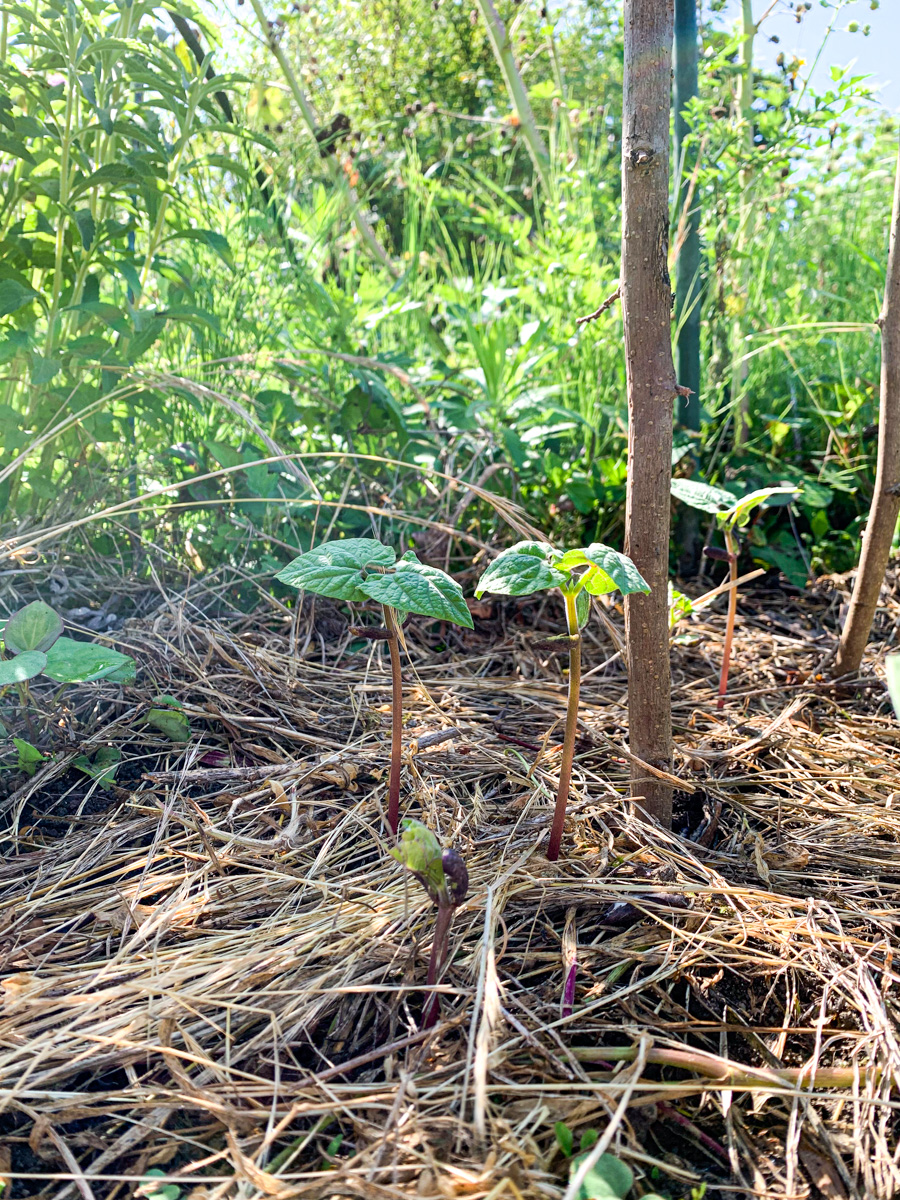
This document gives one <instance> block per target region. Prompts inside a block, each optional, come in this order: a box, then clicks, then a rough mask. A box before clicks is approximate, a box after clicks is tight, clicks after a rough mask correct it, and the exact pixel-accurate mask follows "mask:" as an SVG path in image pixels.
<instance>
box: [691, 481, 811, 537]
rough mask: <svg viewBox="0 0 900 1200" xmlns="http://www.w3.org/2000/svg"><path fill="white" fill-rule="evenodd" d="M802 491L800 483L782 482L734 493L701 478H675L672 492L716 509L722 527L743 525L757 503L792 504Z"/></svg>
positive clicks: (706, 509) (696, 504)
mask: <svg viewBox="0 0 900 1200" xmlns="http://www.w3.org/2000/svg"><path fill="white" fill-rule="evenodd" d="M799 491H800V488H799V487H792V486H791V485H790V484H783V485H781V486H779V487H770V488H760V489H759V490H758V491H755V492H748V493H747V495H746V496H735V495H733V494H732V493H731V492H727V491H726V490H725V489H724V488H720V487H715V486H714V485H713V484H711V483H704V482H703V481H702V480H700V479H673V480H672V483H671V492H672V495H673V496H674V497H675V499H676V500H680V501H681V502H682V503H683V504H687V505H688V507H689V508H698V509H700V511H701V512H708V513H713V514H715V516H716V517H717V519H718V523H719V525H720V526H722V527H723V528H725V527H727V528H729V529H743V528H744V526H745V525H746V524H747V522H748V521H749V520H750V514H751V512H752V511H753V509H754V508H756V506H757V505H758V504H763V505H766V506H767V507H768V506H773V505H780V504H789V503H790V501H791V499H793V498H794V497H795V496H796V495H797V494H798V493H799Z"/></svg>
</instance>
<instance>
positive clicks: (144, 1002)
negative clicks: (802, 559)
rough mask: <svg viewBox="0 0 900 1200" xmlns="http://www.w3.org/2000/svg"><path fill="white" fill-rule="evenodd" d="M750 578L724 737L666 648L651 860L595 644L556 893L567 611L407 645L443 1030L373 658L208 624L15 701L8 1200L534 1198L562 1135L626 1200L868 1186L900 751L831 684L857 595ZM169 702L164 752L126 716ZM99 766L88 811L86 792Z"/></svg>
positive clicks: (552, 1176) (887, 1015)
mask: <svg viewBox="0 0 900 1200" xmlns="http://www.w3.org/2000/svg"><path fill="white" fill-rule="evenodd" d="M767 586H768V588H769V590H768V591H766V590H756V591H754V590H753V589H752V588H751V589H750V590H749V594H748V595H746V596H745V597H743V599H742V601H741V607H740V611H741V616H740V618H739V624H738V632H737V639H736V653H735V666H734V669H733V674H732V684H731V689H732V690H731V695H730V698H729V701H728V704H727V707H726V709H725V710H724V711H723V712H716V709H715V702H714V696H715V687H716V682H717V670H718V662H719V651H720V648H721V638H722V629H723V619H722V617H721V615H712V616H709V617H708V618H706V619H705V620H703V621H700V620H694V621H689V622H685V623H683V624H682V625H681V626H680V628H679V635H680V637H679V640H678V641H677V643H676V644H675V646H674V648H673V678H674V705H675V724H676V739H677V745H678V748H679V754H678V758H677V762H676V766H675V772H676V774H677V777H678V779H679V780H680V781H681V786H680V790H679V792H678V793H677V805H678V814H677V819H676V829H675V831H674V832H673V833H671V834H668V833H664V832H662V831H661V830H659V829H656V828H650V827H648V826H646V825H645V824H642V823H641V822H639V821H638V820H637V819H636V818H635V817H634V816H633V814H632V813H631V812H630V811H629V808H628V806H627V805H626V804H625V803H624V801H623V797H624V796H626V794H627V778H628V760H627V756H626V751H627V725H626V711H625V707H624V704H625V697H626V680H625V677H624V673H623V669H622V664H621V658H620V657H617V656H616V654H617V648H618V647H617V645H616V640H615V639H616V638H617V637H619V636H621V615H620V613H619V611H618V610H617V609H616V608H615V607H614V606H612V605H610V606H609V607H607V608H605V610H604V615H605V617H606V622H605V624H604V623H603V622H602V621H595V622H592V624H591V626H590V635H589V640H588V644H587V647H586V653H585V660H586V661H585V669H586V672H587V677H586V679H585V682H584V692H583V705H582V730H581V733H582V736H581V740H580V743H579V752H578V760H577V764H576V771H575V780H574V792H573V797H572V801H571V805H570V820H569V825H568V830H567V837H566V843H565V847H564V855H565V857H564V859H563V860H562V861H560V862H559V863H558V864H550V863H548V862H547V860H546V859H545V858H544V857H543V854H542V848H543V847H544V846H545V845H546V836H547V833H548V825H549V815H550V811H551V806H552V794H553V790H554V784H555V778H556V775H555V773H556V769H557V766H558V762H559V750H560V746H559V743H560V741H561V734H562V728H561V723H560V718H561V716H562V712H563V707H562V706H563V702H564V694H565V682H564V676H563V673H562V668H563V667H564V665H565V663H564V660H563V659H562V657H561V656H560V655H559V654H558V653H557V652H555V651H554V649H553V648H552V643H551V644H550V645H549V646H548V644H546V642H542V641H540V640H538V639H541V638H546V637H547V635H548V633H550V632H552V631H555V629H556V621H557V620H558V616H559V614H558V613H557V612H556V609H555V608H554V602H553V601H545V602H539V601H536V600H531V599H530V600H528V601H523V602H516V601H510V602H504V603H502V604H499V603H498V604H493V605H485V606H483V607H481V608H479V609H478V610H477V615H478V620H477V621H476V625H477V629H476V631H475V633H474V634H470V633H467V632H465V631H454V630H444V629H441V628H440V627H438V626H435V625H428V624H427V623H421V624H420V623H418V622H416V621H413V622H412V623H411V625H410V626H409V627H408V629H407V641H408V650H409V658H408V662H407V664H406V667H405V670H406V679H405V683H406V693H405V705H406V711H407V714H408V723H407V728H406V732H405V744H406V747H407V755H406V765H405V771H404V793H403V794H404V805H405V811H406V812H407V813H408V814H410V815H416V816H419V817H420V818H421V819H422V820H424V821H426V822H427V823H428V824H429V825H430V826H431V827H432V828H433V829H434V830H435V831H436V832H437V833H438V835H439V837H440V838H441V839H442V841H443V842H444V843H445V844H453V845H454V846H456V847H457V848H458V849H459V850H460V851H461V852H462V853H463V855H464V856H465V858H466V859H467V861H468V865H469V871H470V875H471V887H470V891H469V896H468V899H467V902H466V903H465V905H464V906H463V907H462V908H461V909H460V910H459V911H458V913H457V916H456V920H455V924H454V927H453V931H452V950H451V965H450V967H449V969H448V971H447V973H446V975H445V977H444V981H443V983H442V985H441V995H442V1015H441V1020H440V1022H439V1024H438V1026H437V1027H436V1028H435V1029H433V1030H430V1031H422V1030H420V1028H419V1016H420V1013H421V1009H422V1003H423V992H422V984H423V982H424V978H425V968H426V963H427V956H428V950H429V937H430V930H431V928H432V923H433V909H432V908H431V906H430V904H429V902H427V900H426V898H425V896H424V893H423V892H422V891H421V889H420V888H419V887H418V885H417V884H416V883H415V882H414V881H412V880H411V879H408V878H406V877H404V875H403V873H402V871H401V870H400V868H399V867H398V866H397V864H396V863H394V861H393V860H392V859H391V858H390V857H389V856H388V854H387V849H388V846H389V844H390V843H389V840H388V839H387V838H386V836H385V829H384V822H383V811H384V800H385V788H386V782H387V780H386V748H387V743H388V737H389V732H388V720H389V694H388V691H387V683H388V675H387V673H386V660H385V658H384V657H383V655H384V647H383V645H379V644H378V643H360V642H359V641H354V639H353V637H352V635H351V633H350V632H349V630H348V624H347V619H346V615H345V614H344V613H342V611H341V610H340V608H339V607H338V606H335V605H332V604H331V603H329V602H323V601H320V602H318V603H317V604H315V605H313V604H311V603H307V604H305V605H304V607H303V608H302V609H301V610H299V611H298V612H296V613H293V614H292V613H291V612H289V611H287V610H285V609H283V608H281V607H280V606H279V605H278V604H277V602H275V601H269V602H268V606H264V607H263V608H262V609H261V610H260V611H258V612H257V613H255V614H254V615H253V616H252V617H240V616H232V617H222V616H219V617H218V618H211V617H205V616H203V614H202V612H201V611H200V607H198V602H197V594H196V593H195V592H194V593H191V594H190V595H187V596H184V595H183V596H182V597H181V598H180V599H179V598H175V599H167V600H165V601H164V602H163V603H162V605H158V606H157V609H156V612H155V615H153V616H151V617H146V618H143V619H135V620H131V621H129V622H127V623H126V624H125V626H124V628H122V629H121V630H119V631H117V632H116V633H115V634H114V635H113V638H112V640H113V644H115V645H116V646H117V647H118V648H120V649H123V650H126V651H129V652H131V653H133V654H134V655H135V657H136V658H137V659H138V662H139V664H140V672H139V676H138V683H137V686H135V687H132V688H125V689H120V688H118V687H114V686H112V685H107V684H102V683H101V684H95V685H89V686H86V687H83V688H80V689H71V690H70V691H68V692H65V693H63V694H62V695H58V694H56V692H55V691H50V690H47V691H43V690H42V689H41V688H40V687H38V688H36V689H35V695H36V704H37V709H38V714H39V716H40V718H41V719H42V720H46V721H48V722H49V723H50V724H49V725H48V726H47V727H48V728H51V729H52V731H53V732H52V737H53V738H54V739H55V744H56V746H57V748H58V749H59V750H60V753H58V754H57V757H56V758H55V760H54V761H53V762H52V763H50V764H48V765H47V766H45V767H44V768H42V769H41V770H40V771H39V772H38V774H37V775H36V776H35V777H34V779H32V780H30V781H29V780H25V781H23V780H22V778H21V777H16V778H14V779H13V782H12V785H11V787H10V790H9V794H8V795H7V797H6V799H5V800H4V801H3V802H2V805H0V809H2V813H3V822H4V832H3V843H2V845H3V853H4V855H5V860H4V862H3V864H2V866H0V889H2V891H0V898H2V907H0V964H2V972H3V980H2V987H3V992H2V997H3V1000H2V1009H0V1088H2V1089H3V1090H2V1097H0V1100H2V1103H0V1110H2V1111H0V1175H2V1176H4V1177H6V1179H7V1181H8V1182H9V1184H10V1191H9V1192H6V1193H4V1194H5V1195H11V1196H12V1197H25V1196H42V1197H54V1198H57V1200H62V1198H63V1197H75V1196H78V1195H79V1194H80V1195H81V1196H82V1197H84V1198H85V1200H90V1198H91V1197H96V1198H97V1200H100V1198H101V1197H110V1198H112V1197H123V1196H129V1195H134V1194H135V1190H136V1188H138V1186H139V1184H140V1181H141V1180H142V1179H146V1177H147V1174H148V1172H151V1171H156V1172H157V1173H158V1182H157V1183H154V1184H148V1183H146V1182H145V1184H144V1186H143V1191H142V1192H141V1194H143V1195H146V1194H149V1193H153V1191H154V1189H156V1191H157V1193H158V1192H159V1189H161V1188H163V1187H164V1186H165V1185H166V1182H167V1181H168V1182H170V1183H173V1184H174V1185H177V1187H179V1188H181V1189H182V1191H181V1195H182V1196H191V1197H198V1198H199V1197H209V1198H210V1200H212V1198H214V1197H215V1198H223V1200H224V1198H225V1197H229V1198H230V1197H255V1196H272V1197H278V1198H287V1197H291V1196H315V1197H318V1196H322V1197H326V1196H362V1197H365V1198H366V1200H380V1198H382V1197H384V1198H387V1197H406V1196H425V1197H429V1196H431V1197H452V1196H465V1197H471V1198H473V1200H474V1198H478V1197H485V1198H487V1197H491V1198H493V1197H498V1196H501V1195H506V1196H509V1197H554V1196H556V1197H558V1196H561V1195H562V1194H563V1192H564V1190H565V1187H566V1179H567V1164H566V1161H565V1159H564V1156H563V1154H562V1153H561V1151H560V1149H559V1147H558V1145H557V1140H556V1137H555V1135H554V1124H555V1123H556V1122H560V1121H562V1122H565V1123H566V1124H567V1125H568V1126H569V1127H570V1129H572V1130H573V1132H574V1137H575V1143H576V1147H577V1144H578V1139H579V1137H580V1135H581V1134H582V1133H583V1132H584V1131H585V1130H587V1129H596V1130H597V1131H599V1132H600V1133H601V1135H605V1140H606V1141H607V1143H608V1145H609V1149H610V1150H611V1151H612V1152H613V1153H615V1154H617V1155H619V1156H620V1157H621V1158H623V1159H624V1160H626V1161H627V1162H628V1163H629V1164H630V1165H631V1167H632V1168H633V1170H634V1171H635V1174H636V1177H637V1184H636V1188H635V1192H634V1195H635V1196H637V1195H641V1194H643V1193H644V1192H649V1191H656V1192H659V1193H661V1194H662V1195H664V1196H669V1197H682V1196H685V1197H689V1196H692V1195H696V1196H699V1195H701V1194H702V1187H703V1186H704V1185H705V1187H706V1195H708V1196H717V1195H722V1196H726V1197H734V1196H737V1197H744V1196H747V1197H749V1196H772V1197H776V1196H777V1197H804V1196H811V1197H816V1196H821V1197H825V1198H826V1200H831V1198H833V1197H859V1198H861V1200H862V1198H869V1197H888V1196H890V1195H892V1194H893V1193H894V1191H895V1190H896V1189H898V1187H900V1168H898V1142H897V1137H896V1133H895V1121H894V1111H895V1106H896V1103H897V1101H896V1098H895V1087H896V1083H897V1079H898V1071H900V1047H898V1042H897V1029H896V1023H895V1019H894V1005H895V1003H896V1000H895V996H896V992H895V990H894V988H893V985H894V984H895V983H896V979H897V975H896V971H895V968H894V966H893V953H894V948H895V946H896V944H897V921H898V912H900V905H898V889H900V813H898V808H900V755H898V742H900V729H898V726H897V724H896V722H895V721H894V718H893V716H892V714H891V713H890V710H889V706H888V703H887V699H886V695H885V692H884V687H883V683H882V682H881V680H880V679H879V678H877V677H876V675H875V674H874V673H873V671H872V670H869V671H868V672H867V673H866V674H865V675H864V676H863V677H862V678H861V681H860V683H859V686H857V687H854V688H851V689H850V690H849V691H847V690H845V691H836V690H835V689H834V688H833V687H831V686H830V685H829V684H828V683H827V681H826V680H825V679H823V677H822V676H821V675H817V673H816V672H817V670H818V669H819V668H820V666H821V664H822V662H823V660H824V659H825V657H826V656H827V652H828V650H829V648H830V647H831V645H832V644H833V638H832V635H831V634H830V632H829V631H828V629H829V626H831V627H833V624H834V620H835V618H836V616H837V611H838V608H839V606H840V604H841V603H842V602H843V600H844V599H845V593H844V592H843V591H842V590H841V586H840V585H839V584H838V583H835V582H829V581H825V583H823V584H820V586H819V588H818V590H817V591H816V592H815V593H814V594H813V595H811V596H809V597H806V598H801V597H799V595H796V594H795V595H794V597H793V598H792V596H791V595H790V594H789V592H788V591H785V590H779V589H778V587H777V585H776V584H772V583H769V584H767ZM887 605H888V607H887V609H886V615H885V625H884V629H885V630H887V629H889V628H892V627H893V626H892V622H893V621H894V620H895V619H896V617H897V615H898V606H897V604H896V601H895V600H893V599H888V601H887ZM369 619H371V618H369ZM888 619H890V623H889V620H888ZM879 636H882V635H881V634H879ZM445 638H446V640H444V639H445ZM873 650H874V651H876V652H877V650H878V641H877V639H876V642H875V643H873ZM873 661H874V658H873ZM160 693H165V694H168V695H171V696H174V697H176V698H177V699H178V700H180V701H181V702H182V703H183V704H184V708H185V712H186V714H187V716H188V718H189V720H190V723H191V730H192V737H191V740H190V742H189V743H188V744H187V745H177V744H175V743H173V742H170V741H166V740H165V739H164V738H163V737H161V736H160V735H159V734H157V733H155V732H154V731H153V730H152V729H151V728H149V727H148V726H146V725H144V724H142V722H141V718H142V716H143V715H144V714H145V712H146V710H147V708H148V706H149V704H150V701H151V700H152V699H153V697H154V696H156V695H158V694H160ZM448 730H453V731H454V732H453V736H452V737H449V738H447V739H446V740H443V741H438V740H437V739H433V738H430V736H429V735H432V734H435V733H438V732H440V731H448ZM429 743H430V744H429ZM107 745H115V746H117V747H118V748H119V749H120V750H121V751H122V754H123V765H122V767H120V770H119V773H118V775H117V781H116V785H115V786H114V787H113V788H111V789H107V790H103V789H102V788H100V787H98V786H97V784H96V783H94V782H91V781H90V780H89V779H88V778H87V777H86V776H84V775H83V774H80V773H78V772H77V771H75V770H73V768H72V760H73V759H74V758H75V757H76V756H77V755H79V754H83V753H85V752H87V753H91V752H93V751H94V750H96V749H97V748H98V747H100V746H107ZM7 761H9V760H7ZM7 774H8V773H7ZM576 963H577V984H576V990H575V998H574V1005H573V1007H572V1010H571V1011H568V1010H567V1009H566V1008H565V1005H564V1003H563V984H564V979H565V978H566V976H567V975H568V973H569V972H570V970H571V969H572V966H573V964H576ZM685 1055H687V1057H685ZM692 1189H697V1190H696V1191H692ZM175 1194H176V1192H175V1191H174V1190H172V1191H170V1192H168V1193H166V1196H167V1197H174V1196H175Z"/></svg>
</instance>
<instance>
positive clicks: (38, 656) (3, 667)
mask: <svg viewBox="0 0 900 1200" xmlns="http://www.w3.org/2000/svg"><path fill="white" fill-rule="evenodd" d="M46 665H47V655H46V654H44V653H43V652H42V651H40V650H25V651H23V652H22V653H21V654H17V655H16V657H15V658H7V659H4V660H3V661H2V662H0V687H9V685H10V684H12V683H25V681H26V680H28V679H34V677H35V675H40V673H41V671H43V669H44V667H46Z"/></svg>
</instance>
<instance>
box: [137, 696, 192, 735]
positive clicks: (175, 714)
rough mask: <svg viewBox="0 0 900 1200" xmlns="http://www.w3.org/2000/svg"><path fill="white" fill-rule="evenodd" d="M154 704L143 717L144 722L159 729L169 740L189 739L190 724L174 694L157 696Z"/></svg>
mask: <svg viewBox="0 0 900 1200" xmlns="http://www.w3.org/2000/svg"><path fill="white" fill-rule="evenodd" d="M155 705H156V707H154V708H151V709H150V711H149V712H148V713H147V715H146V717H145V718H144V722H145V724H147V725H151V726H152V727H153V728H154V729H157V730H159V732H160V733H161V734H162V735H163V736H164V737H167V738H168V739H169V741H170V742H188V741H190V739H191V726H190V723H189V721H188V719H187V717H186V716H185V715H184V712H183V705H182V704H181V703H180V702H179V701H178V700H176V699H175V697H174V696H157V697H156V701H155Z"/></svg>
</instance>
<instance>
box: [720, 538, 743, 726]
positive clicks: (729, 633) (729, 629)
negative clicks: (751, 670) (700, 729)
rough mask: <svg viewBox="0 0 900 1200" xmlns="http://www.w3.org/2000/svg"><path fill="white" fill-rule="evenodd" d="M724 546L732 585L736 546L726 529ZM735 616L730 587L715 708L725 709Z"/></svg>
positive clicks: (734, 591) (733, 590) (733, 592)
mask: <svg viewBox="0 0 900 1200" xmlns="http://www.w3.org/2000/svg"><path fill="white" fill-rule="evenodd" d="M725 545H726V546H727V547H728V567H729V572H730V574H729V582H730V583H732V584H734V583H736V582H737V577H738V556H737V546H736V543H735V540H734V533H733V532H732V531H731V530H730V529H728V528H726V530H725ZM736 616H737V588H736V587H732V588H731V589H730V590H729V592H728V621H727V623H726V625H725V645H724V646H723V647H722V673H721V675H720V676H719V699H718V701H717V702H716V708H724V707H725V693H726V692H727V690H728V668H729V666H730V664H731V643H732V640H733V638H734V621H735V617H736Z"/></svg>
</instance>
